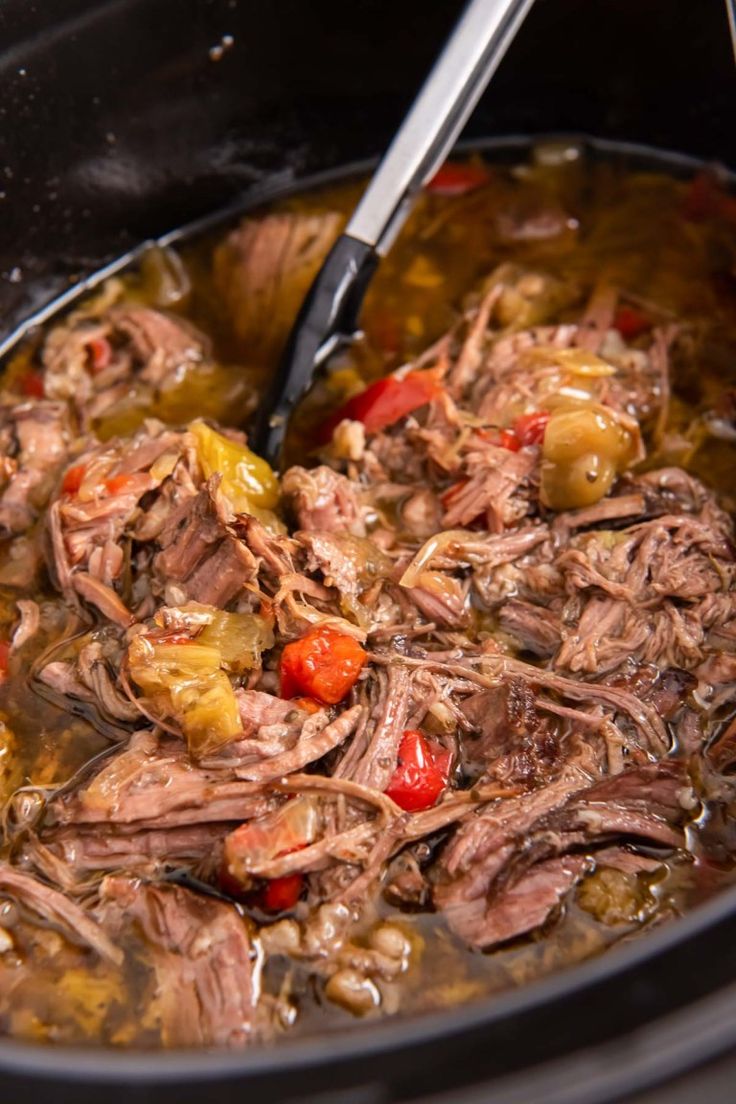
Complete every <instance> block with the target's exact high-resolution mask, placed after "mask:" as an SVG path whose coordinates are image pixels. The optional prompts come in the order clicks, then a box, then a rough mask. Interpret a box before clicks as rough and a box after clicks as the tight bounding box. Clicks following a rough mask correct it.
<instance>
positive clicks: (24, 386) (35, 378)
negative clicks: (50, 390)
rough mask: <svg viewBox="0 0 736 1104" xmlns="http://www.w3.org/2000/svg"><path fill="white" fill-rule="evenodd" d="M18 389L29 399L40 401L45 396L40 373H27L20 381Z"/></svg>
mask: <svg viewBox="0 0 736 1104" xmlns="http://www.w3.org/2000/svg"><path fill="white" fill-rule="evenodd" d="M20 388H21V391H22V392H23V394H24V395H27V396H28V398H29V399H42V398H43V397H44V395H45V394H46V390H45V388H44V383H43V376H42V375H41V373H40V372H28V374H27V375H25V376H23V379H22V380H21V381H20Z"/></svg>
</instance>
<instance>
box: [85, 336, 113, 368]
mask: <svg viewBox="0 0 736 1104" xmlns="http://www.w3.org/2000/svg"><path fill="white" fill-rule="evenodd" d="M87 351H88V352H89V359H90V364H91V366H92V371H93V372H101V371H102V369H103V368H107V366H108V364H109V363H110V360H111V358H112V346H111V345H110V342H109V341H108V340H107V338H106V337H93V338H92V340H91V341H88V342H87Z"/></svg>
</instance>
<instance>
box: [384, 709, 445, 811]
mask: <svg viewBox="0 0 736 1104" xmlns="http://www.w3.org/2000/svg"><path fill="white" fill-rule="evenodd" d="M451 762H452V753H451V752H449V751H447V750H446V749H445V748H443V747H441V746H440V745H439V744H435V743H434V742H432V741H430V740H427V739H426V737H425V736H424V735H423V734H422V733H421V732H419V731H418V730H417V729H414V728H410V729H407V730H406V732H405V733H404V735H403V737H402V739H401V744H400V745H399V761H398V765H397V767H396V770H395V771H394V773H393V776H392V778H391V781H390V782H389V784H388V786H387V787H386V796H387V797H390V798H391V799H392V801H395V802H396V804H397V805H399V806H400V807H401V808H402V809H405V810H406V811H407V812H417V811H419V810H420V809H429V808H430V806H432V805H434V803H435V802H436V801H437V799H438V798H439V796H440V795H441V794H442V792H443V791H444V790H445V788H446V787H447V780H448V778H449V776H450V764H451Z"/></svg>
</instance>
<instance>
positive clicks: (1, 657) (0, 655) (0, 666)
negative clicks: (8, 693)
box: [0, 640, 10, 680]
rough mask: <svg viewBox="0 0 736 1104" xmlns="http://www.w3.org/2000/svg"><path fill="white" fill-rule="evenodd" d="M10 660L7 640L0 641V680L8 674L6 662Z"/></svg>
mask: <svg viewBox="0 0 736 1104" xmlns="http://www.w3.org/2000/svg"><path fill="white" fill-rule="evenodd" d="M9 659H10V644H9V643H8V641H7V640H0V680H2V679H4V678H5V676H6V675H7V673H8V660H9Z"/></svg>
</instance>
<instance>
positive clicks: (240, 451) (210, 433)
mask: <svg viewBox="0 0 736 1104" xmlns="http://www.w3.org/2000/svg"><path fill="white" fill-rule="evenodd" d="M189 430H190V432H191V433H193V434H194V436H195V438H196V440H197V453H198V456H199V462H200V464H201V465H202V469H203V471H204V474H205V476H206V477H207V478H209V477H210V476H211V475H214V474H215V473H219V475H220V476H221V477H222V481H221V483H220V488H221V490H222V493H223V494H224V495H225V497H226V498H227V499H228V501H229V502H230V505H231V506H232V508H233V510H234V512H235V513H236V514H253V515H254V516H255V517H258V518H259V519H260V520H264V518H263V513H264V511H272V510H273V509H274V507H275V506H276V505H277V504H278V501H279V481H278V477H277V476H276V474H275V472H274V471H272V469H271V468H270V467H269V465H268V464H267V463H266V461H265V460H262V459H261V457H260V456H256V454H255V453H254V452H251V450H250V449H249V448H247V446H246V445H241V444H240V443H239V442H238V441H232V440H230V438H229V437H225V436H223V434H222V433H217V432H216V430H214V429H211V428H210V426H208V425H206V424H205V422H203V421H199V420H197V421H195V422H192V423H191V424H190V426H189ZM271 517H272V518H273V520H276V519H275V517H274V515H271Z"/></svg>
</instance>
